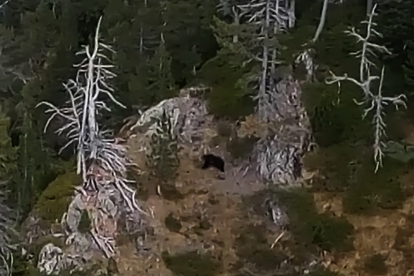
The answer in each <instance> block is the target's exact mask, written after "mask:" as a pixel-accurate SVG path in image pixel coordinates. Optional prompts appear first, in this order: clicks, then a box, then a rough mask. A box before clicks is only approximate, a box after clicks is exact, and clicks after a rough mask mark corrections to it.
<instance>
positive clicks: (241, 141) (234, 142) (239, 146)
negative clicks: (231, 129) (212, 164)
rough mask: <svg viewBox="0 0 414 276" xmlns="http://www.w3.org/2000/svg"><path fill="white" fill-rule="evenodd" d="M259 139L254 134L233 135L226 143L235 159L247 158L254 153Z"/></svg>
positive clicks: (227, 148)
mask: <svg viewBox="0 0 414 276" xmlns="http://www.w3.org/2000/svg"><path fill="white" fill-rule="evenodd" d="M258 140H259V138H257V137H254V136H251V137H248V136H244V137H238V136H235V137H231V138H230V139H229V140H228V141H227V143H226V150H227V151H228V152H229V153H230V154H231V156H232V157H233V158H234V159H245V158H247V157H248V156H249V155H250V154H251V153H252V151H253V148H254V145H255V144H256V142H257V141H258Z"/></svg>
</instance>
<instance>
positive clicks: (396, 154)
mask: <svg viewBox="0 0 414 276" xmlns="http://www.w3.org/2000/svg"><path fill="white" fill-rule="evenodd" d="M386 144H387V146H386V148H385V149H384V154H385V155H386V156H388V157H390V158H392V159H395V160H398V161H399V162H402V163H408V162H411V161H413V160H414V147H412V146H409V145H403V144H401V143H398V142H395V141H388V142H387V143H386Z"/></svg>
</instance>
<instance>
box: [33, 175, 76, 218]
mask: <svg viewBox="0 0 414 276" xmlns="http://www.w3.org/2000/svg"><path fill="white" fill-rule="evenodd" d="M81 183H82V180H81V178H80V176H79V175H77V174H76V172H70V173H66V174H63V175H59V176H58V177H56V179H55V180H54V181H52V182H51V183H50V184H49V185H48V186H47V188H46V190H44V192H43V193H42V194H41V195H40V197H39V199H38V201H37V203H36V205H35V207H34V209H35V211H36V212H37V213H38V214H39V216H40V218H42V219H43V220H45V221H48V222H50V223H52V222H55V221H56V220H60V219H61V218H62V216H63V214H64V213H65V212H66V211H67V209H68V207H69V204H70V202H71V200H72V196H73V194H74V187H75V186H78V185H79V184H81Z"/></svg>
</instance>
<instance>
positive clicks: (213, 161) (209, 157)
mask: <svg viewBox="0 0 414 276" xmlns="http://www.w3.org/2000/svg"><path fill="white" fill-rule="evenodd" d="M202 160H203V161H204V164H203V167H202V169H203V170H205V169H208V168H210V167H214V168H216V169H218V170H219V171H220V172H222V173H224V160H223V158H221V157H220V156H216V155H214V154H204V155H203V156H202Z"/></svg>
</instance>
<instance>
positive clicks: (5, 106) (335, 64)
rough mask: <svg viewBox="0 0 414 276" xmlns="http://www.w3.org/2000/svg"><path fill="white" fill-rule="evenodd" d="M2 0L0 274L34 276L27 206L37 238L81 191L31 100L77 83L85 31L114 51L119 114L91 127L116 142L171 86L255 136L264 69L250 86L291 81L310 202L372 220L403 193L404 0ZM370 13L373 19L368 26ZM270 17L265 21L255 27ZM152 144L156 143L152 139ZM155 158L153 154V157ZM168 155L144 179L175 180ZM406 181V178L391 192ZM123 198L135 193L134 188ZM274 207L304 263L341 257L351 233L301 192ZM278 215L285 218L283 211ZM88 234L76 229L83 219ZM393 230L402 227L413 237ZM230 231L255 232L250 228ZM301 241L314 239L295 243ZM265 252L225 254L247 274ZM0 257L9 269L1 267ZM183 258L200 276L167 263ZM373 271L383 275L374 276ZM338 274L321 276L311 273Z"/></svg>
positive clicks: (411, 39)
mask: <svg viewBox="0 0 414 276" xmlns="http://www.w3.org/2000/svg"><path fill="white" fill-rule="evenodd" d="M0 2H3V3H2V4H1V5H0V49H1V51H0V161H1V163H0V164H1V170H0V179H1V181H2V183H3V184H2V187H1V197H0V204H2V205H1V206H0V209H1V210H0V255H1V256H2V258H1V259H2V260H3V261H1V262H0V265H3V266H4V267H1V268H0V276H3V274H4V275H15V276H18V275H21V276H35V275H41V274H37V273H38V272H37V271H36V261H37V258H38V257H36V254H39V252H40V249H41V248H39V247H38V246H39V245H38V244H37V245H36V246H37V247H36V248H34V249H33V248H32V249H29V251H30V250H32V251H33V252H32V251H30V252H31V253H33V255H34V256H35V257H34V259H30V260H28V259H27V258H25V257H23V256H21V255H22V253H21V251H22V250H21V248H20V245H21V244H22V243H23V242H24V241H23V240H24V237H22V234H21V233H22V231H23V230H22V229H23V228H24V227H23V226H24V225H25V224H27V218H28V217H29V215H30V214H31V212H32V211H33V210H34V209H35V210H39V212H41V217H42V218H43V219H44V220H45V221H47V222H48V223H49V224H48V225H47V226H46V229H49V228H51V227H52V226H51V225H53V224H54V223H55V222H57V221H58V220H60V219H61V218H62V214H63V213H64V212H66V209H67V207H68V205H69V201H70V200H69V198H70V196H71V195H72V194H73V191H74V188H73V187H74V183H76V182H77V181H79V175H78V174H77V173H75V171H74V170H75V168H76V164H77V159H76V158H77V155H76V150H77V149H76V147H75V146H69V147H66V148H65V149H63V150H61V149H62V147H64V146H65V145H66V144H67V143H68V139H69V138H68V137H66V136H64V135H58V134H57V133H56V130H58V129H59V128H60V127H61V126H62V123H63V121H62V120H61V119H55V120H52V121H50V123H49V121H48V120H49V117H50V113H47V112H45V111H46V109H47V107H45V106H44V105H39V103H41V102H48V103H50V104H52V105H53V106H63V105H65V103H66V102H67V101H68V93H67V89H66V88H65V86H64V85H63V84H65V83H67V81H68V80H69V79H75V78H76V76H77V70H78V69H77V68H76V67H75V66H74V65H76V64H79V63H81V62H82V59H83V57H80V56H79V55H77V53H78V52H79V51H81V50H82V49H83V48H84V47H85V45H93V43H94V42H95V38H96V32H97V26H98V25H99V26H100V27H99V37H100V40H101V41H102V43H104V44H105V45H110V46H111V47H112V48H111V49H112V50H111V51H110V53H109V54H108V55H107V57H109V59H110V60H111V62H112V64H113V65H114V67H113V70H112V71H113V73H114V77H113V78H112V79H111V80H110V85H111V87H112V88H113V92H112V95H113V97H114V98H115V99H116V101H117V102H120V103H122V105H124V106H120V105H117V104H115V103H114V102H110V103H108V104H107V105H108V108H110V109H111V112H106V113H105V112H103V113H102V114H99V116H101V117H100V119H101V123H102V127H103V128H105V129H111V130H114V132H115V133H117V132H119V131H120V130H121V129H122V127H123V124H124V119H125V118H128V117H131V116H136V115H137V114H139V112H140V111H143V110H147V109H149V108H150V107H152V106H154V105H157V104H158V103H159V102H161V101H163V100H165V99H169V98H173V97H178V96H179V92H180V90H181V89H185V88H189V87H194V86H200V85H202V86H206V87H210V88H211V89H210V91H209V92H208V93H206V94H205V95H204V100H205V101H206V102H207V104H208V112H209V113H210V114H211V115H213V116H214V120H215V121H216V122H225V123H226V124H230V125H236V124H238V123H239V122H240V121H243V120H245V118H246V117H248V116H249V115H251V114H258V117H259V119H260V120H263V121H264V122H265V123H269V122H270V121H271V120H272V119H271V117H269V116H268V115H267V114H266V112H264V111H263V110H264V108H263V107H262V102H261V101H262V97H264V96H263V95H261V91H262V90H266V88H263V86H266V87H267V85H270V84H269V83H271V81H269V83H267V84H263V85H262V84H260V85H259V84H258V83H259V82H258V81H257V78H256V77H257V76H258V75H260V73H261V72H262V71H264V69H263V68H264V67H266V66H268V68H269V69H266V70H268V72H267V73H266V74H267V75H266V77H261V78H260V80H261V81H263V79H266V78H268V76H271V78H272V80H277V79H280V78H284V77H285V76H286V75H289V76H292V77H293V78H294V79H295V80H297V82H298V83H300V87H301V89H302V94H301V99H300V101H301V103H302V105H303V106H304V109H305V111H306V113H307V115H308V117H309V121H310V125H311V128H312V139H313V140H314V143H315V144H316V145H317V148H318V149H317V151H315V152H312V153H310V154H308V155H306V156H305V157H304V160H303V163H304V166H305V167H306V169H307V170H309V171H316V170H317V171H318V172H319V174H320V175H321V176H322V177H318V178H315V179H314V180H313V181H312V183H311V186H312V187H311V188H310V191H311V194H312V193H313V194H314V195H317V194H320V193H328V194H329V195H334V196H337V195H340V197H341V202H342V203H341V204H342V206H343V210H344V213H346V214H348V215H349V216H359V215H364V216H365V215H366V216H375V215H378V216H380V215H381V214H382V213H383V212H389V211H390V210H400V209H402V208H403V206H405V205H404V204H405V203H404V202H406V200H407V199H408V198H410V197H412V196H413V195H414V193H413V191H414V189H413V188H414V186H412V185H413V184H412V183H410V182H412V181H413V178H412V175H413V174H412V173H411V174H410V172H411V171H412V169H413V166H412V165H413V160H414V112H413V110H414V108H413V104H414V36H413V34H414V1H412V0H405V1H401V0H341V1H339V0H337V1H335V0H289V1H288V0H283V1H282V0H280V1H277V0H274V1H269V0H203V1H200V0H180V1H178V0H151V1H148V0H123V1H121V0H82V1H79V0H30V1H29V0H6V1H4V0H0ZM279 2H280V5H281V6H282V8H281V10H283V12H281V13H280V14H278V8H272V9H273V10H272V12H267V13H266V12H265V10H266V9H269V7H270V6H271V5H279ZM275 3H278V4H275ZM261 9H263V10H261ZM372 11H375V16H371V17H370V15H372V13H371V12H372ZM266 15H267V17H266ZM269 18H270V19H269ZM370 19H372V20H373V21H374V22H371V23H370ZM269 20H273V21H274V22H276V23H274V22H273V21H272V22H273V23H271V24H270V23H269V24H267V23H266V22H267V21H269ZM367 20H368V23H367V22H366V21H367ZM266 24H267V25H266ZM367 24H371V25H369V26H370V27H371V28H367ZM276 29H277V30H276ZM374 29H375V30H374ZM367 38H369V41H368V40H367ZM361 49H362V52H359V51H361ZM265 52H266V54H265ZM353 53H354V54H353ZM366 55H369V56H370V57H369V59H367V56H366ZM266 62H267V63H266ZM265 63H266V64H265ZM264 64H265V65H264ZM266 68H267V67H266ZM262 108H263V110H262ZM96 114H98V113H96ZM48 124H49V126H48V128H45V126H46V125H48ZM164 128H167V129H168V126H164ZM169 138H170V140H172V139H173V138H172V137H169ZM154 141H155V142H154V143H159V144H162V142H163V140H162V139H158V138H156V137H155V136H154ZM167 143H171V145H173V146H171V145H170V144H169V145H168V146H166V150H171V148H174V150H175V151H178V146H177V145H176V144H173V143H172V142H171V141H167ZM246 147H248V146H243V145H242V146H240V148H246ZM240 148H239V147H235V148H233V149H231V150H229V151H231V154H232V155H234V156H236V155H237V156H238V157H240V156H244V155H243V153H241V152H238V151H242V150H243V149H240ZM249 149H250V148H249ZM244 150H245V149H244ZM154 152H157V154H162V152H163V148H160V149H158V150H154ZM171 156H172V157H171ZM171 156H170V157H169V158H170V159H171V160H173V161H171V162H175V163H174V166H171V168H169V170H168V171H163V169H165V167H167V165H165V164H164V163H163V164H162V165H159V164H158V165H157V164H155V163H154V164H151V166H150V167H151V168H152V169H153V170H160V171H156V172H154V173H152V174H151V175H152V177H156V176H163V177H164V178H165V179H173V178H174V179H175V178H176V176H174V177H171V176H172V175H175V174H174V173H175V171H176V170H177V167H178V166H180V164H178V162H177V156H176V155H175V154H173V155H171ZM166 162H167V161H166ZM154 175H155V176H154ZM406 175H408V176H407V177H408V179H409V180H405V181H403V180H401V179H402V176H406ZM410 175H411V178H410V177H409V176H410ZM171 181H172V180H171ZM166 182H167V181H165V180H162V181H161V182H160V183H161V184H160V185H161V186H163V187H167V186H168V185H167V184H166ZM168 187H169V186H168ZM161 191H162V190H161ZM137 193H138V195H137V196H138V197H140V196H142V195H139V193H140V190H138V192H137ZM162 193H163V194H167V193H168V191H167V190H164V191H163V192H162ZM284 193H285V192H283V193H282V194H284ZM283 200H285V204H286V206H287V208H288V214H290V215H291V214H293V215H292V217H293V219H292V221H293V222H294V221H296V220H297V227H293V229H292V233H293V235H300V236H301V238H298V239H297V241H299V243H302V244H306V246H307V245H309V246H310V247H312V248H313V246H314V245H315V246H316V247H317V248H318V250H319V249H321V248H322V249H323V250H321V251H318V252H322V251H323V252H325V251H328V252H340V253H342V252H348V251H347V250H348V249H346V248H347V245H348V244H345V242H343V241H339V240H338V239H341V237H342V238H343V240H345V239H347V238H346V237H347V235H348V232H346V231H348V227H351V226H350V225H349V222H347V221H345V222H344V221H342V220H340V219H339V218H338V221H337V220H336V218H335V219H332V218H330V217H329V218H328V217H327V216H325V215H320V214H317V213H316V211H315V212H314V211H313V210H312V211H309V210H306V211H305V209H307V208H308V205H307V204H308V202H309V194H304V193H303V192H298V193H297V194H295V195H290V196H286V198H285V197H284V196H281V201H283ZM138 201H139V200H138ZM297 202H301V204H298V203H297ZM302 203H303V204H302ZM309 204H311V205H312V204H313V203H309ZM309 206H310V205H309ZM312 206H313V205H312ZM292 208H293V210H294V211H289V210H290V209H292ZM295 208H296V209H295ZM312 208H313V207H312ZM404 208H405V207H404ZM407 208H408V207H407ZM412 208H414V204H413V205H412ZM298 209H300V210H299V211H298ZM410 210H411V211H410V212H408V215H407V220H408V221H409V223H411V224H412V225H414V224H413V223H414V219H413V214H414V209H410ZM167 218H168V219H166V224H167V222H169V225H171V224H173V225H177V222H176V221H175V220H174V218H172V217H167ZM301 218H304V220H303V221H301ZM305 218H306V219H305ZM83 220H84V219H83ZM86 220H87V219H86ZM350 221H351V219H350ZM293 222H292V223H293ZM86 224H87V226H86V227H88V225H89V221H87V223H86ZM178 224H180V222H178ZM411 224H410V225H411ZM407 225H408V222H407ZM354 226H355V225H354ZM200 227H201V226H200ZM178 228H179V229H180V228H181V226H179V227H178ZM201 228H202V227H201ZM259 228H260V227H259ZM315 229H316V230H315ZM407 229H409V227H408V226H407V227H406V228H404V229H403V230H404V231H411V232H409V233H411V234H413V232H412V229H411V230H407ZM244 230H246V231H245V232H246V233H256V232H255V231H256V230H257V232H258V231H259V230H258V229H257V227H256V228H252V229H250V228H249V229H244ZM244 230H243V231H244ZM403 230H401V231H403ZM177 231H179V230H177ZM181 231H182V230H181ZM309 231H310V232H312V231H316V232H317V233H318V234H317V235H316V234H312V235H311V236H309V237H308V236H307V235H310V234H309V233H308V232H309ZM329 231H331V232H329ZM335 231H336V232H335ZM352 231H353V230H351V229H350V228H349V232H352ZM404 231H403V232H404ZM345 232H346V233H345ZM243 233H244V232H243ZM243 233H242V234H240V235H239V236H238V237H239V238H238V239H242V238H243V237H244V236H243V235H244V234H243ZM409 233H408V232H404V235H405V236H409V235H410V234H409ZM254 235H256V234H254ZM257 235H259V234H257ZM257 235H256V236H255V238H254V239H253V238H252V239H253V240H251V237H250V236H249V237H250V238H246V237H244V238H246V239H245V240H241V241H239V242H240V244H241V245H240V246H239V247H240V248H241V247H242V244H244V242H243V241H245V243H246V244H247V243H248V242H253V243H257V244H259V245H260V246H262V245H261V244H260V242H262V240H263V237H262V236H260V235H259V236H260V237H259V236H257ZM401 235H402V234H401ZM401 235H400V236H401ZM404 235H402V236H404ZM400 236H399V237H400ZM295 237H296V236H295ZM298 237H299V236H298ZM337 237H339V238H337ZM264 239H265V238H264ZM48 241H49V240H48ZM26 242H27V241H26ZM350 243H352V242H350ZM41 244H42V246H43V245H45V244H46V242H45V241H42V242H41ZM270 244H271V243H270ZM255 246H256V245H255ZM266 246H267V244H266ZM296 246H297V245H296ZM268 247H270V246H268ZM268 247H266V248H265V249H263V248H262V247H260V248H259V246H257V248H256V247H255V248H256V249H251V248H247V247H246V249H245V250H244V251H243V252H244V253H245V255H243V254H244V253H243V254H241V253H240V254H241V255H240V254H239V255H238V256H239V257H240V258H241V259H243V258H246V259H248V258H250V259H254V260H256V259H255V258H257V259H258V261H257V262H256V265H257V266H259V267H260V264H263V265H262V266H261V267H262V268H263V269H264V270H266V269H267V268H266V265H268V263H269V262H272V261H266V260H264V259H266V256H267V255H266V254H269V252H270V251H271V249H268ZM310 247H309V248H310ZM258 248H259V249H258ZM272 248H273V246H272ZM309 248H308V247H307V249H309ZM401 248H403V246H402V245H401ZM252 250H253V251H254V252H256V251H257V252H258V253H257V254H253V253H251V252H253V251H252ZM255 250H256V251H255ZM398 250H400V249H398ZM412 250H414V246H413V247H412ZM268 251H269V252H268ZM400 251H401V252H403V253H404V254H406V255H407V256H409V257H407V256H406V255H404V256H406V257H407V260H408V259H409V260H412V258H413V257H414V251H409V250H408V249H404V250H403V249H401V250H400ZM400 251H399V252H400ZM240 252H241V251H240ZM249 252H250V253H249ZM371 253H372V254H371ZM371 253H370V255H372V256H370V257H369V259H366V260H365V261H364V264H363V265H361V267H362V268H361V270H364V269H365V270H364V271H365V272H364V273H368V274H369V275H380V274H381V273H388V272H389V271H388V272H384V271H385V270H386V267H385V265H384V261H383V260H382V256H381V255H378V256H377V255H375V254H376V253H381V252H371ZM163 254H164V253H163ZM165 254H167V253H165ZM188 254H189V253H188ZM344 254H345V253H344ZM381 254H382V253H381ZM12 255H13V256H14V257H13V260H14V261H13V262H12V263H10V261H8V260H9V259H10V256H12ZM195 255H196V254H195ZM259 255H260V256H259ZM197 256H198V255H197ZM160 258H161V256H160ZM180 258H181V259H180ZM180 258H178V257H175V256H172V255H171V256H170V255H168V256H167V255H163V256H162V259H163V260H164V262H165V263H166V264H169V267H170V268H171V270H172V271H174V273H175V274H174V275H181V276H182V275H184V276H198V275H200V276H204V275H206V276H215V275H258V274H255V273H249V272H243V273H241V272H240V273H241V274H240V273H239V272H237V273H239V274H237V273H236V274H231V273H233V272H234V271H232V272H231V273H230V274H220V273H221V272H222V271H221V272H220V273H219V271H220V269H219V268H217V267H218V265H217V264H216V261H217V260H210V259H207V260H205V259H203V258H201V257H197V258H196V259H195V260H193V259H192V258H195V257H194V256H193V255H191V254H189V255H188V256H186V255H183V256H181V257H180ZM186 261H187V262H192V263H193V265H194V266H200V267H202V268H201V270H203V271H204V270H205V271H206V272H205V273H201V272H200V271H201V270H200V271H198V270H192V269H193V268H192V267H191V268H190V266H189V267H188V268H187V267H185V265H181V264H178V265H177V264H176V263H177V262H181V263H185V262H186ZM381 265H382V266H384V268H383V271H379V272H378V271H377V270H378V268H379V267H380V268H382V266H381ZM203 266H206V267H208V269H207V268H204V267H203ZM186 269H187V270H186ZM370 269H371V270H370ZM109 270H110V269H109V268H108V275H109V274H110V273H109ZM380 270H381V269H380ZM267 271H269V270H267ZM65 273H66V272H65ZM111 273H112V272H111ZM114 273H115V274H116V272H114ZM234 273H235V272H234ZM269 273H270V272H269ZM336 273H337V271H335V272H332V271H330V270H329V269H326V270H323V271H322V270H321V271H319V270H318V271H316V272H314V273H312V274H313V275H316V274H318V275H319V274H320V275H328V274H329V275H331V274H336ZM389 273H391V272H389ZM339 274H341V273H339ZM368 274H367V275H368ZM59 275H63V274H59ZM65 275H66V274H65ZM86 275H90V274H86ZM94 275H95V274H94ZM96 275H98V274H96ZM111 275H112V274H111ZM119 275H121V274H119ZM143 275H145V274H143ZM148 275H152V274H148ZM166 275H167V274H166ZM262 275H276V274H271V273H270V274H262ZM277 275H279V274H277ZM286 275H293V274H286ZM364 275H365V274H364ZM382 275H385V274H382ZM387 275H388V274H387ZM390 275H391V274H390ZM393 275H394V274H393ZM407 275H408V274H407Z"/></svg>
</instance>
